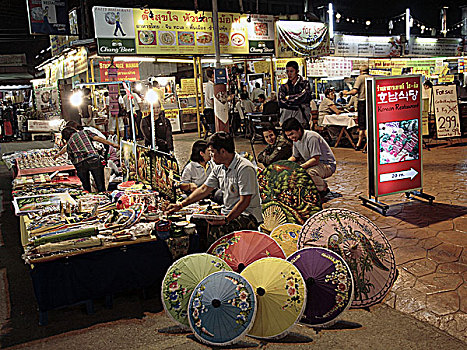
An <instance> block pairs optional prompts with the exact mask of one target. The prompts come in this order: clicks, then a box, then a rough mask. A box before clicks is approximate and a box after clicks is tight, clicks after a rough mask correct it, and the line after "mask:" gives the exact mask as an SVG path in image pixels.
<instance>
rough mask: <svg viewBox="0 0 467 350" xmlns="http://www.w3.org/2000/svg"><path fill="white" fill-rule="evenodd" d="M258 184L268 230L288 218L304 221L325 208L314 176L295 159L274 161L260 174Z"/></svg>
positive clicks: (293, 221)
mask: <svg viewBox="0 0 467 350" xmlns="http://www.w3.org/2000/svg"><path fill="white" fill-rule="evenodd" d="M258 184H259V186H260V193H261V203H262V208H263V215H264V219H265V222H264V224H263V227H264V228H265V229H266V230H268V231H269V232H270V231H272V230H273V229H274V228H275V227H276V226H278V225H280V224H282V223H286V222H290V223H296V224H300V225H303V223H304V222H305V221H306V220H307V219H308V218H309V217H310V216H311V215H313V214H314V213H316V212H318V211H320V210H321V209H322V206H321V200H320V197H319V194H318V190H317V189H316V186H315V184H314V182H313V180H312V179H311V177H310V175H308V173H307V172H306V170H305V169H303V168H302V167H301V166H300V165H298V164H297V163H295V162H290V161H287V160H281V161H278V162H275V163H273V164H271V165H270V166H268V167H267V168H266V169H264V170H263V171H262V172H261V174H259V176H258ZM274 224H276V226H274Z"/></svg>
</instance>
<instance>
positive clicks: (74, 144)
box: [54, 126, 119, 192]
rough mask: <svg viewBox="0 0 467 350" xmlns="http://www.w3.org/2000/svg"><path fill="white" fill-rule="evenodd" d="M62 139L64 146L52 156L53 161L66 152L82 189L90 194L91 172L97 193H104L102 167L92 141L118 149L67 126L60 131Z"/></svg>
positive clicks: (85, 132) (93, 136)
mask: <svg viewBox="0 0 467 350" xmlns="http://www.w3.org/2000/svg"><path fill="white" fill-rule="evenodd" d="M62 139H63V140H65V141H66V146H65V147H63V148H62V149H61V150H60V152H58V153H57V154H56V155H55V156H54V159H57V158H58V157H59V156H61V155H62V154H63V153H65V152H67V153H68V157H69V158H70V160H71V162H72V163H73V165H74V166H75V168H76V174H77V175H78V177H79V179H80V180H81V183H82V185H83V188H84V189H85V190H86V191H88V192H91V181H90V177H89V172H91V174H92V177H93V178H94V181H95V182H96V187H97V192H104V191H105V182H104V166H103V165H102V162H101V160H100V157H99V154H98V152H97V150H96V149H95V148H94V146H93V145H92V141H97V142H100V143H103V144H104V145H109V146H113V147H114V148H115V149H118V148H119V146H118V145H116V144H114V143H112V142H110V141H107V140H106V139H103V138H102V137H99V136H96V135H95V134H93V133H92V132H90V131H88V130H80V131H78V130H76V129H73V128H71V127H69V126H67V127H66V128H64V129H63V130H62Z"/></svg>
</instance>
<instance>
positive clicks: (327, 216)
mask: <svg viewBox="0 0 467 350" xmlns="http://www.w3.org/2000/svg"><path fill="white" fill-rule="evenodd" d="M310 246H318V247H326V248H328V249H330V250H332V251H334V252H336V253H337V254H339V255H340V256H342V257H343V258H344V260H345V261H346V263H347V264H348V266H349V268H350V270H351V271H352V275H353V279H354V288H355V291H354V292H355V295H354V301H353V302H352V307H354V308H359V307H368V306H371V305H375V304H377V303H380V302H381V301H382V300H383V298H384V297H385V296H386V294H387V293H388V292H389V290H390V289H391V287H392V285H393V284H394V282H395V279H396V275H397V274H396V262H395V258H394V254H393V252H392V248H391V245H390V244H389V241H388V240H387V239H386V237H385V236H384V234H383V232H381V230H380V229H379V228H378V227H377V226H376V225H375V224H374V223H373V222H371V221H370V220H369V219H368V218H366V217H364V216H363V215H360V214H358V213H356V212H353V211H350V210H347V209H338V208H334V209H326V210H323V211H321V212H319V213H317V214H315V215H313V216H312V217H310V219H309V220H308V221H307V222H306V223H305V225H304V226H303V228H302V230H301V232H300V237H299V241H298V247H299V248H304V247H310Z"/></svg>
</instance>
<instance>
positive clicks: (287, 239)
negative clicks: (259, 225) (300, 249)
mask: <svg viewBox="0 0 467 350" xmlns="http://www.w3.org/2000/svg"><path fill="white" fill-rule="evenodd" d="M301 229H302V226H300V225H297V224H282V225H280V226H278V227H276V228H275V229H274V230H273V231H272V232H271V238H273V239H274V240H275V241H276V242H277V243H279V245H280V246H281V247H282V250H283V251H284V253H285V255H287V256H289V255H290V254H293V253H295V252H296V251H297V242H298V235H299V233H300V230H301Z"/></svg>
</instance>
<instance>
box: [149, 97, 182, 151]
mask: <svg viewBox="0 0 467 350" xmlns="http://www.w3.org/2000/svg"><path fill="white" fill-rule="evenodd" d="M153 108H154V123H155V129H156V145H155V146H156V147H157V150H158V151H161V152H165V153H170V152H173V150H174V142H173V137H172V124H170V120H168V119H167V118H166V117H165V114H164V111H163V110H162V106H161V103H160V101H157V102H156V103H154V106H153ZM141 132H142V133H143V136H144V144H145V145H146V146H151V145H152V131H151V115H148V116H147V117H145V118H143V119H142V120H141Z"/></svg>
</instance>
